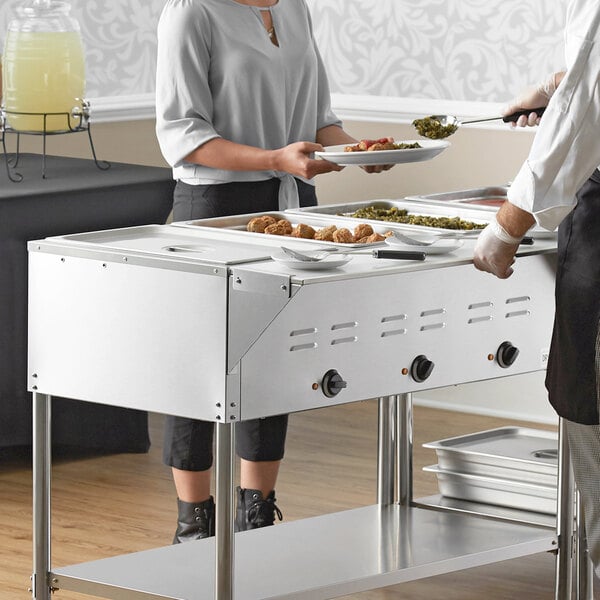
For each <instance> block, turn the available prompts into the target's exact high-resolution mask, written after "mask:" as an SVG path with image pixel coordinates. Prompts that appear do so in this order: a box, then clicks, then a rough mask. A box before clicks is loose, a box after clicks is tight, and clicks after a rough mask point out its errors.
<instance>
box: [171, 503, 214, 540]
mask: <svg viewBox="0 0 600 600" xmlns="http://www.w3.org/2000/svg"><path fill="white" fill-rule="evenodd" d="M177 509H178V517H177V531H176V532H175V537H174V538H173V543H174V544H179V543H180V542H189V541H191V540H201V539H203V538H207V537H210V536H213V535H215V502H214V500H213V497H212V496H211V497H210V498H209V499H208V500H205V501H204V502H183V501H182V500H179V498H178V499H177Z"/></svg>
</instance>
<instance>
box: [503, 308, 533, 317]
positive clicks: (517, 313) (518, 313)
mask: <svg viewBox="0 0 600 600" xmlns="http://www.w3.org/2000/svg"><path fill="white" fill-rule="evenodd" d="M530 314H531V313H530V312H529V311H528V310H516V311H514V312H509V313H506V318H507V319H512V318H513V317H528V316H529V315H530Z"/></svg>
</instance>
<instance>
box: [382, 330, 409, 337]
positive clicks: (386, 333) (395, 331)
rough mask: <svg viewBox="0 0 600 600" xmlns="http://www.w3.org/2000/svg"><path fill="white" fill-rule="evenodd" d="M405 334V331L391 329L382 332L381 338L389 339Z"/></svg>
mask: <svg viewBox="0 0 600 600" xmlns="http://www.w3.org/2000/svg"><path fill="white" fill-rule="evenodd" d="M405 333H406V329H392V330H391V331H384V332H383V333H382V334H381V337H391V336H393V335H404V334H405Z"/></svg>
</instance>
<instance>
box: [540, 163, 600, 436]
mask: <svg viewBox="0 0 600 600" xmlns="http://www.w3.org/2000/svg"><path fill="white" fill-rule="evenodd" d="M599 319H600V172H599V171H598V170H596V171H595V172H594V174H593V175H592V176H591V177H590V179H588V181H587V182H586V183H585V184H584V185H583V187H582V188H581V190H579V192H578V194H577V206H576V207H575V209H574V210H573V211H572V212H571V213H570V214H569V215H568V216H567V217H566V218H565V219H564V220H563V222H562V223H561V224H560V227H559V229H558V265H557V273H556V314H555V318H554V330H553V332H552V343H551V345H550V357H549V361H548V371H547V374H546V387H547V389H548V394H549V399H550V403H551V404H552V406H553V407H554V409H555V410H556V412H557V413H558V414H559V415H560V416H561V417H564V418H566V419H568V420H569V421H575V422H576V423H581V424H583V425H597V424H599V423H600V414H599V410H598V399H599V393H598V380H599V376H598V372H599V366H600V360H599V358H598V354H599V349H598V348H597V345H598V327H599Z"/></svg>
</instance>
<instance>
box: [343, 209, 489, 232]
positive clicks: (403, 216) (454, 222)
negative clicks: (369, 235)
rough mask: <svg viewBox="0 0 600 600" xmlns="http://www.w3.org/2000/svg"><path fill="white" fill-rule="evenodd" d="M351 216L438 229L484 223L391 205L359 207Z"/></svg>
mask: <svg viewBox="0 0 600 600" xmlns="http://www.w3.org/2000/svg"><path fill="white" fill-rule="evenodd" d="M350 216H351V217H354V218H357V219H369V220H375V221H387V222H392V223H405V224H408V225H421V226H424V227H438V228H440V229H457V230H467V231H471V230H474V229H483V228H484V227H485V224H482V223H475V222H473V221H465V220H463V219H461V218H460V217H433V216H431V215H413V214H409V212H408V210H406V209H404V208H398V207H397V206H392V207H390V208H384V207H377V206H374V205H371V206H365V207H364V208H359V209H358V210H356V211H355V212H353V213H352V214H351V215H350Z"/></svg>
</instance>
